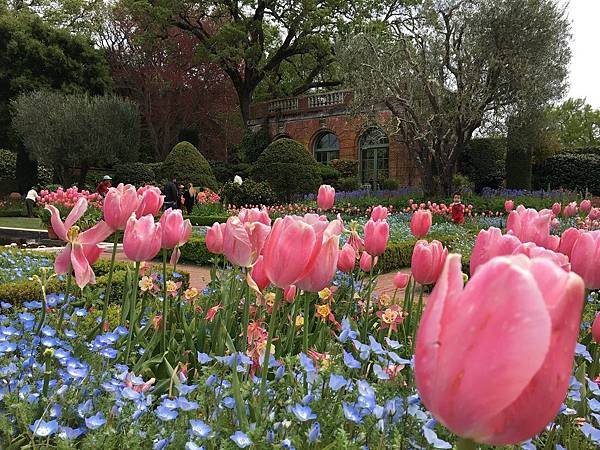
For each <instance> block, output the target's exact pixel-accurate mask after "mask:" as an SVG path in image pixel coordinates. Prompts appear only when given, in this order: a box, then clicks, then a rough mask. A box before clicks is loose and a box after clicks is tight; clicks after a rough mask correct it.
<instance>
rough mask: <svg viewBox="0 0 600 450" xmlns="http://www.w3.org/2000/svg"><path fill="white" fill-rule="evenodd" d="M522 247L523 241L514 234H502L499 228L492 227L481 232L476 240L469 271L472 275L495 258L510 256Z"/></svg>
mask: <svg viewBox="0 0 600 450" xmlns="http://www.w3.org/2000/svg"><path fill="white" fill-rule="evenodd" d="M519 245H521V241H520V240H519V239H518V238H517V237H515V236H513V235H512V234H504V235H503V234H502V231H500V229H499V228H495V227H490V228H488V229H487V230H481V231H480V232H479V234H478V235H477V239H475V245H474V246H473V250H472V252H471V260H470V263H469V264H470V267H469V271H470V273H471V275H474V274H475V271H476V270H477V268H478V267H479V266H481V265H482V264H484V263H486V262H488V261H489V260H490V259H492V258H494V257H495V256H504V255H510V254H512V252H513V251H514V250H515V249H516V248H517V247H518V246H519Z"/></svg>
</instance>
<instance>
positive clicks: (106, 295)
mask: <svg viewBox="0 0 600 450" xmlns="http://www.w3.org/2000/svg"><path fill="white" fill-rule="evenodd" d="M118 244H119V236H118V234H117V233H116V232H115V234H114V236H113V249H112V256H111V258H110V269H109V271H108V281H107V283H106V291H105V292H104V310H103V311H102V320H101V321H100V326H101V327H103V326H104V322H105V321H106V318H107V316H108V303H109V301H110V293H111V291H112V281H113V272H114V270H115V259H116V258H117V245H118Z"/></svg>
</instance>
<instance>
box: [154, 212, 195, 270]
mask: <svg viewBox="0 0 600 450" xmlns="http://www.w3.org/2000/svg"><path fill="white" fill-rule="evenodd" d="M160 224H161V232H162V242H161V247H162V248H172V249H173V253H172V254H171V260H170V263H171V264H173V265H175V264H177V261H179V257H180V256H181V250H180V249H179V247H181V246H182V245H183V244H185V243H186V242H187V241H188V240H189V239H190V236H191V235H192V223H191V222H190V221H189V219H186V220H183V215H182V214H181V210H180V209H175V210H174V209H171V208H169V209H167V210H166V211H165V212H164V214H163V215H162V216H161V217H160Z"/></svg>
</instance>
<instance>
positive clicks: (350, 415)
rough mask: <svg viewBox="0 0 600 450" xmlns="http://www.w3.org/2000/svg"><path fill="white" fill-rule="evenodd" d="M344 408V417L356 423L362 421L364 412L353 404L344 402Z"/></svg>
mask: <svg viewBox="0 0 600 450" xmlns="http://www.w3.org/2000/svg"><path fill="white" fill-rule="evenodd" d="M342 410H343V411H344V417H345V418H346V419H347V420H349V421H351V422H354V423H361V422H362V414H361V413H360V412H359V411H358V410H357V409H356V408H355V407H354V406H353V405H351V404H349V403H346V402H343V403H342Z"/></svg>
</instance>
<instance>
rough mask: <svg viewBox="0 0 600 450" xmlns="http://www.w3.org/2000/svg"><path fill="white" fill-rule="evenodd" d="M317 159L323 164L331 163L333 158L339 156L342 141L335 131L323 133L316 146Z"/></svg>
mask: <svg viewBox="0 0 600 450" xmlns="http://www.w3.org/2000/svg"><path fill="white" fill-rule="evenodd" d="M314 153H315V159H316V160H317V161H318V162H320V163H323V164H329V162H330V161H331V160H332V159H336V158H339V154H340V142H339V140H338V138H337V136H336V135H335V134H333V133H324V134H322V135H321V136H320V137H319V138H318V140H317V142H316V143H315V148H314Z"/></svg>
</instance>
